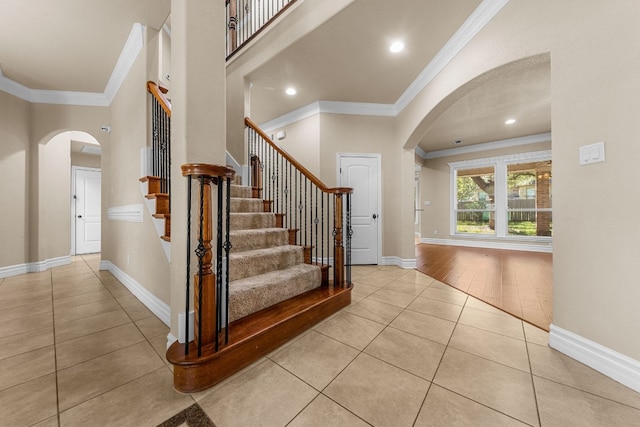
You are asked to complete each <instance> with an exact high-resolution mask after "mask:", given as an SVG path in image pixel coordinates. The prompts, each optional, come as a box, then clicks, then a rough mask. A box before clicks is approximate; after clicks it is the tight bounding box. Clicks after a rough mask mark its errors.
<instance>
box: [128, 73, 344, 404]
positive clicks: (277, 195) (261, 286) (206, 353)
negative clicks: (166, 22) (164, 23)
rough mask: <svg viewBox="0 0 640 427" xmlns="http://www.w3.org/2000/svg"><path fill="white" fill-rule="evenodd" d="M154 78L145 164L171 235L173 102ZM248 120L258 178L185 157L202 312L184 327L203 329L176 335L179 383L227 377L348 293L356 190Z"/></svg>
mask: <svg viewBox="0 0 640 427" xmlns="http://www.w3.org/2000/svg"><path fill="white" fill-rule="evenodd" d="M147 89H148V90H149V92H150V93H151V94H152V130H153V138H152V150H151V155H150V156H149V157H150V161H149V162H145V164H147V165H148V168H147V170H148V171H149V172H147V173H150V174H153V175H154V176H146V177H144V178H141V179H140V181H141V182H142V183H147V194H146V195H145V197H146V198H147V199H149V200H155V211H154V212H153V217H154V218H155V219H157V220H159V221H164V227H161V226H160V223H158V227H157V228H158V229H159V231H160V233H162V232H164V233H163V234H161V239H162V240H163V246H166V245H168V243H167V242H170V241H171V212H170V211H171V208H172V207H171V202H170V194H171V180H170V175H171V174H170V171H171V154H170V145H171V144H170V134H171V132H170V118H171V105H170V102H169V101H168V99H167V98H166V97H165V96H164V94H165V93H166V91H164V90H162V88H161V87H158V86H157V85H156V84H155V83H153V82H148V84H147ZM245 124H247V126H248V130H249V137H248V141H247V142H248V146H247V153H248V154H250V155H249V156H248V158H247V165H250V168H251V173H250V175H251V176H250V180H251V186H242V185H239V183H235V184H232V183H233V181H232V180H233V179H234V175H235V172H234V171H233V169H232V168H230V167H227V166H220V165H210V164H202V163H188V164H184V165H181V167H180V168H181V171H182V175H183V176H184V177H186V178H187V179H188V185H187V224H186V226H187V227H186V228H187V235H188V236H189V237H188V238H187V248H186V254H187V255H186V257H187V262H186V267H187V274H186V276H187V280H186V285H185V288H184V292H185V303H186V306H185V307H184V311H183V313H193V314H194V316H193V320H191V319H190V316H188V315H187V316H184V318H185V319H186V321H185V322H184V323H185V324H184V325H182V326H181V329H180V335H183V336H185V337H189V336H190V333H193V334H194V339H193V340H192V341H189V340H187V341H188V342H186V343H184V342H183V343H180V342H174V343H173V344H172V345H171V346H170V348H169V349H168V350H167V360H168V361H169V362H170V363H171V364H172V365H173V372H174V387H175V388H176V389H177V390H178V391H181V392H186V393H191V392H197V391H202V390H204V389H206V388H209V387H211V386H213V385H215V384H217V383H219V382H220V381H222V380H223V379H225V378H227V377H228V376H230V375H232V374H234V373H235V372H237V371H239V370H240V369H242V368H244V367H246V366H248V365H249V364H251V363H253V362H254V361H256V360H258V359H259V358H261V357H263V356H265V355H267V354H268V353H269V352H271V351H273V350H274V349H276V348H277V347H278V346H280V345H282V344H284V343H285V342H286V341H288V340H290V339H291V338H293V337H295V336H296V335H298V334H300V333H302V332H304V331H305V330H307V329H309V328H310V327H312V326H313V325H314V324H316V323H318V322H319V321H321V320H323V319H326V318H327V317H329V316H331V315H332V314H334V313H336V312H337V311H339V310H340V309H342V308H343V307H346V306H348V305H349V304H350V303H351V289H352V288H351V273H350V271H351V268H350V241H351V240H350V238H351V228H350V218H351V216H350V210H349V209H350V194H351V192H352V190H351V189H350V188H329V187H327V186H326V185H324V184H323V183H322V182H321V181H320V180H319V179H318V178H317V177H315V176H314V175H313V174H312V173H311V172H309V171H308V170H307V169H306V168H304V166H302V165H300V164H299V163H298V162H296V161H295V159H293V158H292V157H291V156H289V155H288V154H287V153H286V152H284V151H283V150H282V149H280V148H279V147H277V145H276V144H275V143H274V142H273V141H272V140H270V139H269V137H268V136H267V135H266V134H264V132H262V131H261V130H260V129H259V128H257V126H256V125H255V124H254V123H253V122H251V121H250V120H249V119H245ZM143 174H144V173H143ZM195 187H198V191H196V192H195V193H194V192H193V188H195ZM178 188H181V187H178ZM182 188H184V187H182ZM216 193H217V203H215V204H214V203H212V200H213V198H214V197H215V195H216ZM193 194H199V196H198V197H199V201H198V202H196V201H195V200H193V202H195V203H192V195H193ZM223 194H224V195H225V197H226V199H224V198H223ZM262 195H265V196H266V197H268V198H269V199H273V200H262V198H261V197H262ZM198 203H199V208H198V210H197V211H196V210H194V211H193V212H192V209H193V207H194V205H196V204H198ZM214 205H215V206H216V207H217V211H216V212H213V207H214ZM179 208H181V207H179ZM227 208H228V210H227ZM343 209H344V210H343ZM192 222H194V224H195V225H194V226H193V229H192V224H191V223H192ZM216 222H217V225H215V226H214V224H215V223H216ZM174 225H175V224H174ZM180 229H181V227H178V230H180ZM214 229H215V230H217V236H214V235H213V231H214ZM174 231H175V230H174ZM345 243H346V250H345V246H344V244H345ZM165 252H166V251H165ZM174 256H179V255H178V254H174ZM192 256H194V257H197V261H195V262H194V259H193V258H191V257H192ZM196 264H197V271H196V272H195V273H193V272H191V271H190V268H192V267H193V266H194V265H196ZM223 264H224V265H225V266H226V273H225V269H224V267H223ZM329 271H332V275H331V277H332V280H329ZM180 311H182V310H180Z"/></svg>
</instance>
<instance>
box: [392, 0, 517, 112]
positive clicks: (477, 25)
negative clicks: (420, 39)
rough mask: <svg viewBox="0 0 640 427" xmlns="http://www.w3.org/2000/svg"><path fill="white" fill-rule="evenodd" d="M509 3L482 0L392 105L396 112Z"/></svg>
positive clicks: (505, 1) (411, 99) (501, 0)
mask: <svg viewBox="0 0 640 427" xmlns="http://www.w3.org/2000/svg"><path fill="white" fill-rule="evenodd" d="M507 3H509V0H483V2H482V3H480V5H479V6H478V7H477V8H476V9H475V10H474V11H473V13H472V14H471V15H469V17H468V18H467V19H466V20H465V21H464V23H463V24H462V25H461V26H460V28H458V30H457V31H456V32H455V33H454V34H453V36H451V38H450V39H449V40H448V41H447V43H445V45H444V46H442V48H441V49H440V51H439V52H438V53H437V54H436V56H434V57H433V59H432V60H431V61H430V62H429V64H428V65H427V66H426V67H425V69H424V70H422V72H421V73H420V74H418V77H417V78H416V79H415V80H414V81H413V83H411V84H410V85H409V87H408V88H407V89H406V90H405V91H404V93H403V94H402V95H401V96H400V98H398V100H397V101H396V103H395V104H394V107H395V109H396V112H397V114H399V113H400V112H401V111H402V110H404V108H405V107H406V106H407V105H409V103H411V101H413V100H414V99H415V97H416V96H417V95H418V94H419V93H420V91H422V90H423V89H424V88H425V87H426V86H427V85H428V84H429V83H431V81H432V80H433V79H434V78H435V77H436V76H437V75H438V73H440V71H442V70H443V69H444V67H446V66H447V64H449V62H450V61H451V60H452V59H453V58H454V57H455V56H456V55H457V54H458V53H459V52H460V51H461V50H462V49H463V48H464V47H465V46H466V45H467V44H468V43H469V42H470V41H471V40H472V39H473V38H474V37H475V36H476V34H478V33H479V32H480V30H482V29H483V28H484V26H485V25H487V24H488V23H489V22H490V21H491V20H492V19H493V17H494V16H496V15H497V14H498V12H500V10H502V8H503V7H504V6H505V5H506V4H507Z"/></svg>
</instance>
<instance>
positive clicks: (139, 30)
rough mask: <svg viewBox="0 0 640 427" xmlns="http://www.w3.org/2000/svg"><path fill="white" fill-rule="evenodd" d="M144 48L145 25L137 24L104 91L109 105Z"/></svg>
mask: <svg viewBox="0 0 640 427" xmlns="http://www.w3.org/2000/svg"><path fill="white" fill-rule="evenodd" d="M143 47H144V25H142V24H139V23H135V24H133V27H132V28H131V32H129V37H128V38H127V42H126V43H125V44H124V47H123V48H122V52H120V57H119V58H118V62H116V66H115V67H114V68H113V72H112V73H111V77H110V78H109V81H108V82H107V86H106V87H105V89H104V95H105V96H106V97H107V99H108V100H109V104H111V101H113V98H115V97H116V94H117V93H118V90H119V89H120V86H122V83H124V79H125V78H127V74H129V71H130V70H131V67H133V63H134V62H135V61H136V58H138V54H139V53H140V51H141V50H142V48H143Z"/></svg>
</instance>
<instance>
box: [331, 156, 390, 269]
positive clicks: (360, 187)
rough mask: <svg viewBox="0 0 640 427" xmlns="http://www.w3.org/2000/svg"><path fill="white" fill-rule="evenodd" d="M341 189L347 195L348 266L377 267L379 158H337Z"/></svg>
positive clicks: (378, 249)
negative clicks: (349, 190) (347, 190)
mask: <svg viewBox="0 0 640 427" xmlns="http://www.w3.org/2000/svg"><path fill="white" fill-rule="evenodd" d="M339 168H340V169H339V176H340V179H339V181H340V186H341V187H351V188H353V194H352V195H351V228H352V230H353V236H352V237H351V263H352V264H378V253H379V251H380V156H379V155H366V154H363V155H358V154H356V155H345V154H339Z"/></svg>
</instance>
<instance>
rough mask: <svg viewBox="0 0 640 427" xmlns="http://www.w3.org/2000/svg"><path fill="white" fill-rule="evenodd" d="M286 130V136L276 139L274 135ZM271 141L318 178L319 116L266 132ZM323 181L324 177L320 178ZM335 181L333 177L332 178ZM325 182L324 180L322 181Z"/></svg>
mask: <svg viewBox="0 0 640 427" xmlns="http://www.w3.org/2000/svg"><path fill="white" fill-rule="evenodd" d="M280 131H284V132H286V138H285V139H282V140H278V139H277V138H276V137H275V135H276V134H277V133H278V132H280ZM268 134H269V135H273V138H272V139H273V141H274V142H275V143H276V144H278V146H279V147H280V148H282V149H283V150H284V151H286V152H287V153H289V154H291V156H293V158H294V159H296V160H297V161H298V162H300V163H301V164H302V165H303V166H304V167H306V168H307V169H309V171H310V172H311V173H313V174H314V175H316V176H317V177H318V178H320V116H319V115H314V116H311V117H309V118H306V119H304V120H299V121H297V122H295V123H292V124H290V125H288V126H285V127H283V128H279V129H273V130H271V131H269V132H268ZM320 179H321V180H323V181H324V178H320ZM334 181H335V178H334ZM324 182H325V184H327V182H326V181H324ZM327 185H329V184H327Z"/></svg>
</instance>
